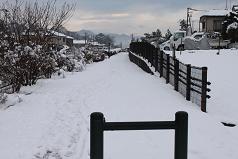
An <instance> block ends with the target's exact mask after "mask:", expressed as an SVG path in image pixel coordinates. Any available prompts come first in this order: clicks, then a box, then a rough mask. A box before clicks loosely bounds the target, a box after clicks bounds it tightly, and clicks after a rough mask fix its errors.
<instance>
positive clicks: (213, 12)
mask: <svg viewBox="0 0 238 159" xmlns="http://www.w3.org/2000/svg"><path fill="white" fill-rule="evenodd" d="M230 12H231V10H219V9H213V10H208V11H205V12H204V13H203V14H202V16H226V15H227V14H229V13H230Z"/></svg>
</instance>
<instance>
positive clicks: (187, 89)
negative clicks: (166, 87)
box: [186, 64, 191, 101]
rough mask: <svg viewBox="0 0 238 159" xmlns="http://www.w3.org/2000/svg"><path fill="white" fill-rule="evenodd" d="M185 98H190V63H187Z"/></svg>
mask: <svg viewBox="0 0 238 159" xmlns="http://www.w3.org/2000/svg"><path fill="white" fill-rule="evenodd" d="M186 84H187V85H186V100H188V101H190V99H191V65H190V64H187V77H186Z"/></svg>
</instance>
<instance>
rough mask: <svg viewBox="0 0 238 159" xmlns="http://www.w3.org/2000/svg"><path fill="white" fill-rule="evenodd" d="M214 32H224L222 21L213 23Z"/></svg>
mask: <svg viewBox="0 0 238 159" xmlns="http://www.w3.org/2000/svg"><path fill="white" fill-rule="evenodd" d="M213 30H214V31H216V32H220V31H221V30H222V21H221V20H214V21H213Z"/></svg>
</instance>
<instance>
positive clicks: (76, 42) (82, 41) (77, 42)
mask: <svg viewBox="0 0 238 159" xmlns="http://www.w3.org/2000/svg"><path fill="white" fill-rule="evenodd" d="M73 43H74V44H85V40H74V41H73Z"/></svg>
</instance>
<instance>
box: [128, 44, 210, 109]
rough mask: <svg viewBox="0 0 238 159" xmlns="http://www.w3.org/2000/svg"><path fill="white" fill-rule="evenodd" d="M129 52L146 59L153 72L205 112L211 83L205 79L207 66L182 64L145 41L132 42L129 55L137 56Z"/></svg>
mask: <svg viewBox="0 0 238 159" xmlns="http://www.w3.org/2000/svg"><path fill="white" fill-rule="evenodd" d="M130 54H136V55H138V56H140V57H141V58H143V59H145V60H147V61H148V62H149V63H150V65H151V66H153V67H154V69H155V72H156V71H158V72H159V73H160V77H163V78H165V80H166V83H167V84H171V85H172V86H174V89H175V90H176V91H178V92H179V93H181V94H182V95H183V96H184V97H185V98H186V100H188V101H192V102H193V103H195V104H197V105H198V106H200V107H201V110H202V111H203V112H206V104H207V98H210V96H209V95H207V92H210V89H209V88H207V86H208V85H210V84H211V83H210V82H208V81H207V67H196V66H192V65H191V64H184V63H182V62H180V61H179V60H178V59H176V58H175V57H172V56H170V55H169V54H166V53H164V52H163V51H160V50H159V49H158V48H155V47H154V46H153V45H151V44H149V43H146V42H132V43H131V44H130V53H129V56H130V57H134V58H138V57H137V56H132V55H130ZM131 61H132V62H133V60H131ZM134 61H136V60H135V59H134Z"/></svg>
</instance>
